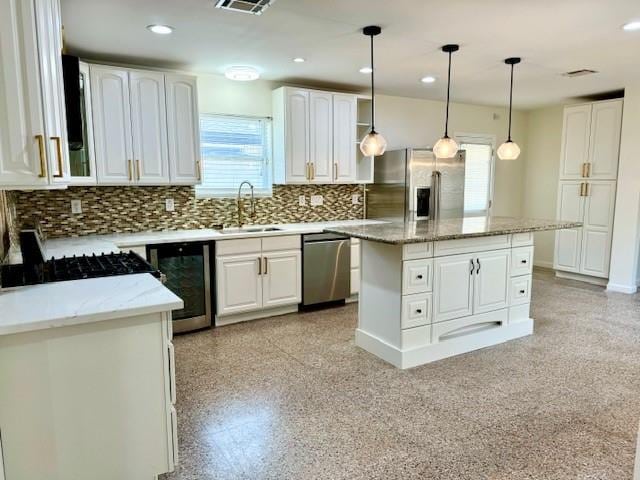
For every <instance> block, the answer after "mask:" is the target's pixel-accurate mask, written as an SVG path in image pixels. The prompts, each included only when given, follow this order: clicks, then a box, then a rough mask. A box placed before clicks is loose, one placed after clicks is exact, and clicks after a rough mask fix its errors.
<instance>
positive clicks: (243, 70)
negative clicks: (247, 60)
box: [224, 65, 260, 82]
mask: <svg viewBox="0 0 640 480" xmlns="http://www.w3.org/2000/svg"><path fill="white" fill-rule="evenodd" d="M224 76H225V77H227V78H228V79H229V80H236V81H238V82H250V81H251V80H257V79H258V78H260V73H259V72H258V70H256V69H255V68H253V67H247V66H240V65H236V66H233V67H229V68H227V70H225V72H224Z"/></svg>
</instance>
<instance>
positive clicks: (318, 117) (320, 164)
mask: <svg viewBox="0 0 640 480" xmlns="http://www.w3.org/2000/svg"><path fill="white" fill-rule="evenodd" d="M309 104H310V114H311V117H310V123H309V146H310V150H309V152H310V156H309V162H310V163H311V173H310V175H311V181H312V182H313V183H331V182H332V181H333V168H334V167H333V95H332V94H331V93H325V92H313V91H312V92H311V93H310V95H309Z"/></svg>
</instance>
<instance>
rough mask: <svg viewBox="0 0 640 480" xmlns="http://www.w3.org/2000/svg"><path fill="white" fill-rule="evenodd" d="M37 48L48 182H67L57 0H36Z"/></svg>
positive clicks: (66, 140)
mask: <svg viewBox="0 0 640 480" xmlns="http://www.w3.org/2000/svg"><path fill="white" fill-rule="evenodd" d="M35 4H36V19H37V32H38V50H39V52H40V75H41V82H42V99H43V105H45V108H44V110H43V112H44V124H45V132H46V137H47V138H46V140H47V157H48V159H49V164H48V170H49V178H50V183H52V184H68V183H69V180H70V179H69V176H70V172H69V143H68V139H67V114H66V107H65V102H64V81H63V77H62V56H61V55H60V53H61V52H62V24H61V18H60V4H59V2H58V1H57V0H36V2H35Z"/></svg>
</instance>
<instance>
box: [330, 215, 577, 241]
mask: <svg viewBox="0 0 640 480" xmlns="http://www.w3.org/2000/svg"><path fill="white" fill-rule="evenodd" d="M581 226H582V223H579V222H564V221H559V220H541V219H534V218H517V217H464V218H451V219H440V220H418V221H412V222H388V223H377V224H367V225H357V226H332V227H327V228H325V232H330V233H337V234H342V235H347V236H349V237H354V238H359V239H362V240H369V241H373V242H381V243H388V244H393V245H402V244H405V243H424V242H434V241H442V240H456V239H461V238H473V237H488V236H494V235H506V234H513V233H528V232H541V231H545V230H562V229H568V228H576V227H581Z"/></svg>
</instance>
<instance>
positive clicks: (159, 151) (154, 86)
mask: <svg viewBox="0 0 640 480" xmlns="http://www.w3.org/2000/svg"><path fill="white" fill-rule="evenodd" d="M129 91H130V101H131V133H132V140H133V161H134V178H135V182H136V183H138V184H140V185H158V184H163V183H169V160H168V153H167V112H166V107H165V92H164V74H162V73H157V72H138V71H131V72H129Z"/></svg>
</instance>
